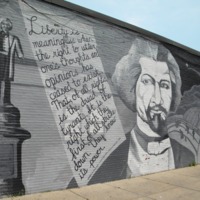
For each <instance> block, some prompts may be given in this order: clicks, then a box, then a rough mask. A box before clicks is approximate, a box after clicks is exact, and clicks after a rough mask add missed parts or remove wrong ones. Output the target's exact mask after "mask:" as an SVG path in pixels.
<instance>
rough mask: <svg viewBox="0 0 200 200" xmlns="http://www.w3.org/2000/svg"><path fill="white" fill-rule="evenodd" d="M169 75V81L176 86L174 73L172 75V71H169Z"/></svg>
mask: <svg viewBox="0 0 200 200" xmlns="http://www.w3.org/2000/svg"><path fill="white" fill-rule="evenodd" d="M169 74H170V78H171V81H172V82H173V83H174V84H176V78H175V75H174V73H173V72H172V71H170V72H169Z"/></svg>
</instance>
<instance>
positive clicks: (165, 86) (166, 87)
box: [160, 83, 169, 90]
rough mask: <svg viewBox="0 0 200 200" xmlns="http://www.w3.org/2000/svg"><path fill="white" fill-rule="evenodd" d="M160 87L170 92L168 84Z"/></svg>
mask: <svg viewBox="0 0 200 200" xmlns="http://www.w3.org/2000/svg"><path fill="white" fill-rule="evenodd" d="M160 87H161V88H164V89H166V90H168V89H169V84H167V83H161V84H160Z"/></svg>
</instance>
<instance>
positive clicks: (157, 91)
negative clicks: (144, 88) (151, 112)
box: [152, 83, 162, 105]
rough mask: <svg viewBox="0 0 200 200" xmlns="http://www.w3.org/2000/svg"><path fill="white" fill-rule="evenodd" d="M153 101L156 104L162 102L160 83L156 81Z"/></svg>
mask: <svg viewBox="0 0 200 200" xmlns="http://www.w3.org/2000/svg"><path fill="white" fill-rule="evenodd" d="M152 101H153V103H154V104H155V105H161V104H162V96H161V91H160V86H159V83H155V86H154V93H153V97H152Z"/></svg>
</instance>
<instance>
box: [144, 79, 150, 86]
mask: <svg viewBox="0 0 200 200" xmlns="http://www.w3.org/2000/svg"><path fill="white" fill-rule="evenodd" d="M142 83H143V84H144V85H152V84H153V81H152V80H151V79H144V80H142Z"/></svg>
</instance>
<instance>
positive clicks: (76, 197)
mask: <svg viewBox="0 0 200 200" xmlns="http://www.w3.org/2000/svg"><path fill="white" fill-rule="evenodd" d="M4 199H5V200H57V199H58V200H86V199H87V200H118V199H119V200H152V199H156V200H179V199H180V200H193V199H194V200H199V199H200V165H198V166H194V167H187V168H182V169H176V170H171V171H166V172H161V173H156V174H151V175H147V176H142V177H137V178H132V179H126V180H120V181H114V182H108V183H103V184H96V185H91V186H86V187H82V188H76V189H67V190H62V191H56V192H47V193H39V194H33V195H26V196H20V197H11V198H4Z"/></svg>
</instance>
